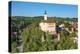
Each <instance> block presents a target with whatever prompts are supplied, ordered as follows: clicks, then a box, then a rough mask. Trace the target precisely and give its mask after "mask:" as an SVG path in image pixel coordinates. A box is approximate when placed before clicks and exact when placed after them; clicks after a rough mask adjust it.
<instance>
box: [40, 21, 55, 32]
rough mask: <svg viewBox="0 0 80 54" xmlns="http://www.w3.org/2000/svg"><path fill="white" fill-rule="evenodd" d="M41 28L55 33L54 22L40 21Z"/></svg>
mask: <svg viewBox="0 0 80 54" xmlns="http://www.w3.org/2000/svg"><path fill="white" fill-rule="evenodd" d="M39 25H40V27H41V30H42V31H44V32H49V33H56V24H55V23H45V22H41V23H40V24H39Z"/></svg>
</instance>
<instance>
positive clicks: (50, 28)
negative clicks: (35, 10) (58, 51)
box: [39, 11, 56, 34]
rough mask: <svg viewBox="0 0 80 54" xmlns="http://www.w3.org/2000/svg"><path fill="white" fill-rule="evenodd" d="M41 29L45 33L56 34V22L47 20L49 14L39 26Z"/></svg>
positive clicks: (45, 15)
mask: <svg viewBox="0 0 80 54" xmlns="http://www.w3.org/2000/svg"><path fill="white" fill-rule="evenodd" d="M39 26H40V28H41V30H42V31H44V32H49V33H50V34H56V22H55V20H50V19H48V18H47V12H46V11H45V13H44V20H43V21H41V23H40V24H39Z"/></svg>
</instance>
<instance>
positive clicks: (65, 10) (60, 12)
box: [11, 1, 78, 18]
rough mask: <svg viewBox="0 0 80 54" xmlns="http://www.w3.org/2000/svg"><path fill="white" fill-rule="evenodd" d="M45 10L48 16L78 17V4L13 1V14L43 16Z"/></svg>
mask: <svg viewBox="0 0 80 54" xmlns="http://www.w3.org/2000/svg"><path fill="white" fill-rule="evenodd" d="M45 10H46V11H47V15H48V17H54V16H56V17H70V18H73V17H78V6H77V5H69V4H55V3H53V4H52V3H39V2H38V3H36V2H19V1H12V2H11V15H12V16H43V15H44V12H45Z"/></svg>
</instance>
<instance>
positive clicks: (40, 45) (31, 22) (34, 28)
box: [9, 16, 78, 52]
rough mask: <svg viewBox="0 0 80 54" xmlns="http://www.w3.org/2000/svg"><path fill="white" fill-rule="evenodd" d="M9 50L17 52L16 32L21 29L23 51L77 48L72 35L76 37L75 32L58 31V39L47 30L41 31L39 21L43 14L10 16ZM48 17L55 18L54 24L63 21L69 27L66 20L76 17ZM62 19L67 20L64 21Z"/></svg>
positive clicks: (73, 19)
mask: <svg viewBox="0 0 80 54" xmlns="http://www.w3.org/2000/svg"><path fill="white" fill-rule="evenodd" d="M9 18H10V19H11V31H10V32H11V50H12V51H11V52H19V49H17V46H18V41H19V39H18V33H19V31H21V36H22V38H21V39H22V42H21V45H22V46H23V52H34V51H54V50H69V49H77V48H78V43H77V42H75V43H74V39H70V38H72V37H77V34H76V32H72V33H69V32H68V31H66V30H61V31H58V32H57V33H59V34H60V37H61V38H60V41H57V38H54V37H52V35H50V34H49V33H48V32H47V33H46V32H43V31H42V30H41V29H40V27H39V23H40V22H41V21H42V20H43V16H35V17H26V16H11V17H9ZM48 18H49V19H55V20H56V22H58V23H56V26H58V25H59V24H61V23H64V24H65V25H66V26H65V27H67V28H70V24H69V23H68V22H71V21H76V22H78V19H77V18H68V17H67V18H61V17H48ZM64 21H67V23H65V22H64ZM14 33H15V34H14ZM42 36H44V37H45V41H44V42H42Z"/></svg>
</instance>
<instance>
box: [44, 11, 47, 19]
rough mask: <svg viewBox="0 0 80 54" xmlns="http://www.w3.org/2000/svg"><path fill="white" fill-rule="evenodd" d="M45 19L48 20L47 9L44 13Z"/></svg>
mask: <svg viewBox="0 0 80 54" xmlns="http://www.w3.org/2000/svg"><path fill="white" fill-rule="evenodd" d="M44 20H47V12H46V10H45V13H44Z"/></svg>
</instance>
